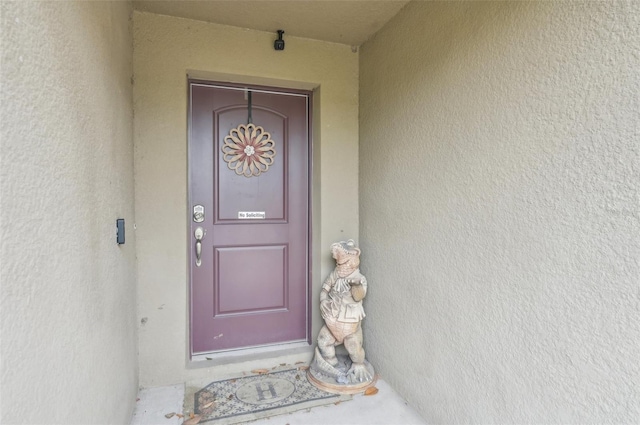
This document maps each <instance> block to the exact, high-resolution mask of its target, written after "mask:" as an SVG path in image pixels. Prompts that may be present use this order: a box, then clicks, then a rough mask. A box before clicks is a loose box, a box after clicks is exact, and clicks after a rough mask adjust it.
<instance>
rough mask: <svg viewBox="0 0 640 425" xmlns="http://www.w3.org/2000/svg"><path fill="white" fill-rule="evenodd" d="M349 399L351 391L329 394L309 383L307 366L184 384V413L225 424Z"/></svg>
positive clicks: (212, 423) (203, 421) (217, 423)
mask: <svg viewBox="0 0 640 425" xmlns="http://www.w3.org/2000/svg"><path fill="white" fill-rule="evenodd" d="M347 400H351V396H350V395H340V394H331V393H328V392H325V391H322V390H320V389H318V388H316V387H315V386H313V385H311V384H310V383H309V381H308V380H307V373H306V370H299V369H287V370H279V371H272V372H270V373H264V374H258V375H252V376H241V377H237V378H233V379H225V380H221V381H215V382H211V383H210V384H208V385H206V386H204V387H199V386H193V385H189V384H188V385H187V388H186V391H185V398H184V411H185V417H187V418H188V414H190V413H192V412H193V413H194V414H196V415H200V417H201V419H200V422H199V423H205V422H208V423H210V424H211V425H214V424H215V425H228V424H237V423H244V422H248V421H253V420H256V419H262V418H266V417H271V416H276V415H282V414H285V413H291V412H295V411H297V410H302V409H308V408H311V407H316V406H322V405H327V404H332V403H333V404H337V403H339V402H342V401H347Z"/></svg>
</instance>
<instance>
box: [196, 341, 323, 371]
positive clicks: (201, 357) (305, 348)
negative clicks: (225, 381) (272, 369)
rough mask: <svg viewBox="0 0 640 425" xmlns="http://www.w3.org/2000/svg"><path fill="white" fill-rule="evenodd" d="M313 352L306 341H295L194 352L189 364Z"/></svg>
mask: <svg viewBox="0 0 640 425" xmlns="http://www.w3.org/2000/svg"><path fill="white" fill-rule="evenodd" d="M312 354H313V345H311V344H309V343H308V342H307V341H296V342H289V343H284V344H277V345H267V346H259V347H249V348H240V349H235V350H227V351H218V352H215V353H206V354H196V355H193V356H192V357H191V361H190V362H189V366H191V367H193V368H200V367H211V366H221V365H228V364H234V363H245V362H250V361H254V360H267V359H274V358H279V357H285V356H303V357H306V356H308V357H309V360H310V359H311V356H312Z"/></svg>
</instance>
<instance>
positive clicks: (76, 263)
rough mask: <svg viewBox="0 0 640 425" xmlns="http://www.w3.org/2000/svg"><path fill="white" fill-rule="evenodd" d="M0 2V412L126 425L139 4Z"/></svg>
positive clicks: (132, 347)
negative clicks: (122, 240)
mask: <svg viewBox="0 0 640 425" xmlns="http://www.w3.org/2000/svg"><path fill="white" fill-rule="evenodd" d="M0 11H1V14H2V17H1V22H2V24H1V29H2V35H1V39H2V48H1V50H2V64H1V79H0V81H1V84H2V91H1V93H2V97H1V99H2V100H1V102H0V105H1V106H0V111H1V113H2V122H1V126H0V135H1V136H0V137H1V145H0V146H1V149H0V153H1V161H2V164H1V168H0V169H1V172H0V176H1V179H2V180H1V184H0V187H1V189H2V192H1V202H2V206H1V208H0V220H1V223H0V229H1V231H2V236H1V237H0V243H1V261H2V263H1V266H2V267H1V275H0V277H1V281H0V284H1V289H0V303H1V309H0V310H1V317H0V329H1V348H0V357H1V363H0V365H1V366H0V373H1V377H0V390H1V392H0V396H1V397H0V398H1V400H2V401H1V407H0V412H1V413H0V422H1V423H3V424H13V423H24V424H36V423H38V424H43V423H56V424H63V423H64V424H74V423H77V424H86V423H105V424H107V423H108V424H115V423H121V424H122V423H128V422H129V418H130V415H131V412H132V410H133V406H134V404H135V398H136V391H137V375H138V371H137V366H136V365H137V342H136V340H137V336H136V325H135V321H136V287H135V235H134V232H133V231H132V227H131V225H132V224H133V215H134V210H133V206H134V199H133V189H134V187H133V126H132V123H133V120H132V107H131V104H132V89H131V74H132V57H131V55H132V31H131V28H130V21H129V15H130V13H131V6H130V4H127V3H125V2H114V3H105V2H35V1H30V2H5V1H3V2H0ZM117 218H124V219H126V221H127V229H126V230H127V241H126V244H125V245H122V246H118V245H116V235H115V232H116V227H115V223H116V219H117Z"/></svg>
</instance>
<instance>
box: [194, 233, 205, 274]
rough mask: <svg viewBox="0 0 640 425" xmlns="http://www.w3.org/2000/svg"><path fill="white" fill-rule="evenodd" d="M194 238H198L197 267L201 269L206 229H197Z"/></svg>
mask: <svg viewBox="0 0 640 425" xmlns="http://www.w3.org/2000/svg"><path fill="white" fill-rule="evenodd" d="M193 236H195V237H196V267H200V266H201V265H202V238H203V237H204V229H203V228H202V227H197V228H196V231H195V232H194V233H193Z"/></svg>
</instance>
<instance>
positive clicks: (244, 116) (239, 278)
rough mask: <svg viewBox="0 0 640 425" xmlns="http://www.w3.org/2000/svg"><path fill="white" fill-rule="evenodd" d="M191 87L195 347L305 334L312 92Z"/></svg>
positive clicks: (200, 350) (194, 350)
mask: <svg viewBox="0 0 640 425" xmlns="http://www.w3.org/2000/svg"><path fill="white" fill-rule="evenodd" d="M189 89H190V113H189V178H190V179H189V186H190V187H189V189H190V199H189V202H190V212H189V213H190V223H191V226H190V233H189V244H190V247H189V253H190V254H189V258H190V268H191V354H192V355H197V354H204V353H211V352H215V351H224V350H232V349H238V348H247V347H255V346H263V345H271V344H279V343H285V342H294V341H306V340H307V339H308V323H307V321H308V314H307V311H308V304H309V303H308V278H309V269H308V267H309V265H308V264H309V262H308V258H309V255H308V252H309V100H310V93H308V92H295V93H290V92H283V91H279V90H275V89H274V90H267V89H261V88H247V87H231V86H230V87H225V86H221V85H214V84H210V83H203V82H198V81H190V82H189Z"/></svg>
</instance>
